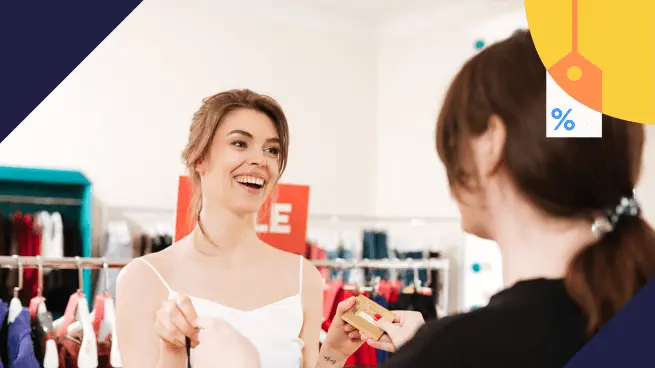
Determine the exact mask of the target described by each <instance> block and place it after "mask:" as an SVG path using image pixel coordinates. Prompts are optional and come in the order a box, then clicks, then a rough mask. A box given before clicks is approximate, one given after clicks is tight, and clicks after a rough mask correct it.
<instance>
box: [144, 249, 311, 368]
mask: <svg viewBox="0 0 655 368" xmlns="http://www.w3.org/2000/svg"><path fill="white" fill-rule="evenodd" d="M299 258H300V262H299V263H300V268H299V274H298V280H299V283H298V284H299V288H298V293H296V294H295V295H292V296H289V297H286V298H284V299H280V300H278V301H276V302H273V303H271V304H266V305H264V306H261V307H258V308H255V309H252V310H240V309H235V308H231V307H228V306H225V305H222V304H219V303H216V302H213V301H211V300H207V299H203V298H198V297H194V296H189V299H191V302H192V303H193V307H194V308H195V310H196V313H197V314H198V316H199V317H210V318H212V317H213V318H221V319H223V320H224V321H226V322H227V323H229V324H230V325H231V326H232V327H234V329H236V330H237V331H239V332H240V333H241V334H242V335H243V336H245V337H246V338H248V339H249V340H250V342H251V343H252V344H253V345H254V346H255V348H256V349H257V351H258V352H259V360H260V362H261V368H301V367H302V349H303V346H304V342H303V341H302V340H301V339H300V330H301V329H302V325H303V307H302V298H301V291H302V269H303V267H302V266H303V258H302V256H299ZM137 259H139V260H141V261H142V262H144V263H145V264H147V265H148V266H150V268H151V269H152V271H153V272H154V273H155V274H156V275H157V277H158V278H159V280H161V282H162V284H163V285H164V286H165V287H166V289H167V290H168V292H169V294H170V293H172V292H173V290H172V289H171V288H170V286H169V285H168V283H167V282H166V280H164V278H163V277H162V276H161V274H160V273H159V272H158V271H157V269H156V268H155V267H154V266H153V265H152V264H151V263H150V262H148V261H146V260H145V259H143V258H137ZM191 354H193V350H192V351H191Z"/></svg>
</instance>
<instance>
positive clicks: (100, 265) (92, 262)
mask: <svg viewBox="0 0 655 368" xmlns="http://www.w3.org/2000/svg"><path fill="white" fill-rule="evenodd" d="M132 260H133V259H105V258H97V257H62V258H48V257H40V256H38V257H22V256H0V268H15V269H18V270H19V272H20V271H21V270H22V269H24V268H39V269H41V268H49V269H77V270H79V271H80V278H81V277H82V276H81V275H82V272H81V270H83V269H105V270H106V269H107V268H122V267H125V266H126V265H127V264H128V263H130V262H131V261H132ZM310 262H312V264H314V265H315V266H317V267H326V268H335V269H380V270H403V269H404V270H413V271H414V272H416V271H418V270H439V271H441V275H442V276H441V279H442V282H443V284H442V289H441V295H442V297H441V298H439V299H440V302H441V309H442V311H446V310H447V308H448V286H449V277H448V276H449V272H448V271H449V267H450V262H449V260H448V259H442V258H430V259H416V260H412V259H402V260H401V259H376V260H369V259H362V260H344V259H336V260H310ZM21 276H22V273H21V275H19V278H22V277H21ZM80 280H81V279H80Z"/></svg>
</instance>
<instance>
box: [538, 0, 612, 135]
mask: <svg viewBox="0 0 655 368" xmlns="http://www.w3.org/2000/svg"><path fill="white" fill-rule="evenodd" d="M572 3H573V9H572V15H573V16H572V23H573V27H572V30H573V31H572V35H571V37H572V43H571V45H572V50H571V52H570V53H569V54H568V55H566V56H565V57H563V58H562V59H561V60H560V61H558V62H557V63H555V65H553V66H551V67H550V68H549V69H548V71H547V72H546V107H547V109H546V122H547V123H546V137H549V138H600V137H602V136H603V114H602V113H601V112H600V111H602V103H603V72H602V70H601V69H600V68H598V67H597V66H596V65H594V64H593V63H591V62H590V61H589V60H587V59H585V58H584V56H582V55H581V54H580V52H579V51H578V0H572Z"/></svg>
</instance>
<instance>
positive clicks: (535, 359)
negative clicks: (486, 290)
mask: <svg viewBox="0 0 655 368" xmlns="http://www.w3.org/2000/svg"><path fill="white" fill-rule="evenodd" d="M587 341H588V338H587V336H586V319H585V316H584V314H583V313H582V311H581V310H580V308H578V306H577V305H576V304H575V302H574V301H573V300H572V299H571V298H570V297H569V295H568V293H567V292H566V289H565V286H564V282H563V280H546V279H535V280H530V281H521V282H518V283H516V284H515V285H514V286H512V287H510V288H508V289H505V290H503V291H501V292H499V293H497V294H495V295H494V296H493V297H492V298H491V300H490V302H489V304H488V305H487V306H486V307H483V308H480V309H477V310H475V311H473V312H470V313H466V314H461V315H457V316H449V317H445V318H442V319H439V320H435V321H433V322H428V323H426V324H425V326H423V327H422V328H421V329H419V331H418V332H417V333H416V335H415V336H414V338H413V339H412V340H410V341H408V342H407V343H406V344H405V345H404V346H403V347H402V348H401V349H400V350H399V351H398V353H397V354H394V356H393V357H392V358H391V359H389V360H388V361H387V362H386V363H385V364H383V365H382V367H384V368H406V367H412V368H423V367H424V368H433V367H439V368H478V367H479V368H491V367H493V368H495V367H503V368H525V367H530V368H561V367H563V366H564V365H565V364H566V363H567V362H568V361H569V360H570V359H571V358H573V356H574V355H575V353H577V352H578V350H580V349H581V348H582V346H583V345H584V344H585V343H586V342H587Z"/></svg>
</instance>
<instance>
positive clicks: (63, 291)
mask: <svg viewBox="0 0 655 368" xmlns="http://www.w3.org/2000/svg"><path fill="white" fill-rule="evenodd" d="M63 222H64V229H63V232H64V257H75V256H82V233H81V232H80V226H79V223H77V222H74V221H72V219H68V218H63ZM78 280H79V278H78V271H77V270H50V271H49V272H48V274H47V275H45V277H44V278H43V284H44V288H43V296H44V297H45V298H46V300H47V301H48V311H50V312H51V313H52V316H53V318H55V319H57V318H59V317H61V316H63V315H64V311H65V310H66V306H68V299H69V298H70V296H71V295H72V294H75V292H76V291H77V289H78V288H79V287H80V285H79V281H78ZM27 302H28V303H29V300H27Z"/></svg>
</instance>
